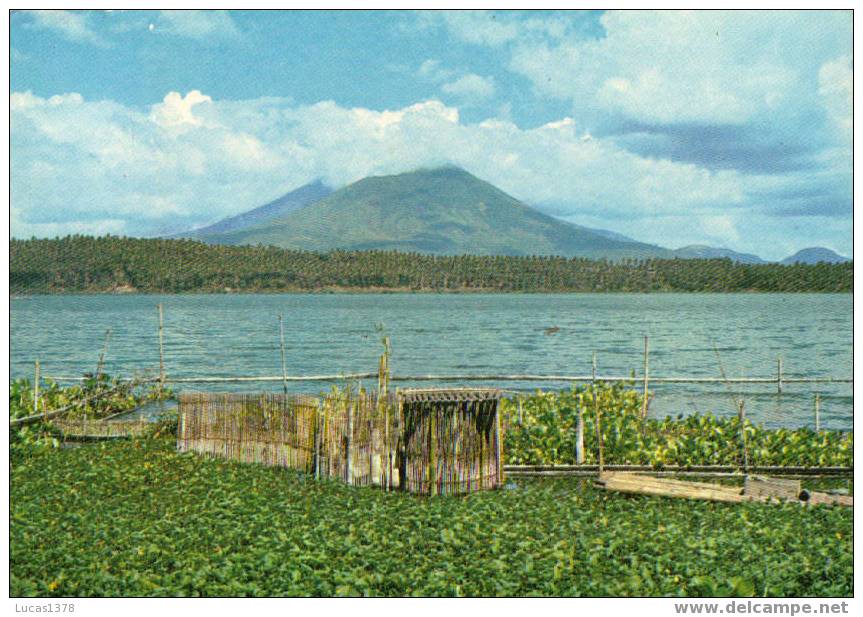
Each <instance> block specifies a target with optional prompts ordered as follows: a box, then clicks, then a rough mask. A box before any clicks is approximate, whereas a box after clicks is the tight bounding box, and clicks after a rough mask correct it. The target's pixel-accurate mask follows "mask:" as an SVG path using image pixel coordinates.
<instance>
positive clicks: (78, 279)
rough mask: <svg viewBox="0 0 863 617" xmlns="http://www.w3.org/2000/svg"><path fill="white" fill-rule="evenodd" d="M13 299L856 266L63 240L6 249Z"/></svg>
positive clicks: (757, 275) (667, 282)
mask: <svg viewBox="0 0 863 617" xmlns="http://www.w3.org/2000/svg"><path fill="white" fill-rule="evenodd" d="M9 259H10V265H9V285H10V289H11V291H12V292H13V293H55V292H101V291H112V290H127V291H129V290H132V291H135V290H136V291H141V292H167V293H182V292H221V291H225V290H233V291H260V292H268V291H297V290H304V291H322V290H335V289H348V290H356V289H380V290H402V291H407V290H411V291H487V292H492V291H493V292H597V291H602V292H605V291H607V292H629V291H632V292H664V291H684V292H740V291H763V292H850V291H852V290H853V288H854V285H853V272H854V265H853V263H851V262H848V263H841V264H827V263H820V264H815V265H805V264H796V265H791V266H783V265H780V264H759V265H750V264H739V263H734V262H732V261H731V260H730V259H650V260H636V259H624V260H622V261H616V262H611V261H591V260H589V259H584V258H566V257H542V256H482V255H458V256H442V255H425V254H419V253H399V252H396V251H363V252H349V251H338V250H337V251H332V252H329V253H315V252H308V251H292V250H285V249H280V248H276V247H272V246H270V247H265V246H219V245H208V244H203V243H201V242H197V241H193V240H159V239H135V238H118V237H114V236H105V237H101V238H92V237H87V236H68V237H66V238H61V239H55V240H36V239H32V240H15V239H12V240H11V241H10V243H9Z"/></svg>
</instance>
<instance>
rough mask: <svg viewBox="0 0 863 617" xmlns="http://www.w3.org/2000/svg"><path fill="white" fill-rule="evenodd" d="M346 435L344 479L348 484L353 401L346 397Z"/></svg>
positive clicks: (350, 461) (349, 482)
mask: <svg viewBox="0 0 863 617" xmlns="http://www.w3.org/2000/svg"><path fill="white" fill-rule="evenodd" d="M347 403H348V435H347V440H346V443H345V481H346V482H347V483H348V484H353V469H352V468H351V467H352V465H351V463H352V460H351V459H352V458H353V457H352V456H351V447H352V446H353V443H352V442H353V439H354V405H353V401H351V400H350V399H348V401H347Z"/></svg>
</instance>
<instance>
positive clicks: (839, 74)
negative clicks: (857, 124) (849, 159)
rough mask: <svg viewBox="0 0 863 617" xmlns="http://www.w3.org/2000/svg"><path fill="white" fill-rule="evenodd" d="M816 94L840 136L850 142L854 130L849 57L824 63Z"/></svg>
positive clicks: (852, 90) (851, 75)
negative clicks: (819, 96)
mask: <svg viewBox="0 0 863 617" xmlns="http://www.w3.org/2000/svg"><path fill="white" fill-rule="evenodd" d="M818 94H819V95H821V98H822V101H823V104H824V107H825V109H826V110H827V114H828V116H829V118H830V120H831V121H832V122H833V124H834V126H835V127H836V129H837V130H838V131H839V133H840V135H841V136H842V137H843V138H844V139H845V140H847V142H848V143H850V142H851V138H852V136H853V130H854V116H853V109H852V107H853V103H854V68H853V67H852V66H851V56H841V57H839V58H836V59H835V60H830V61H829V62H825V63H824V64H823V65H822V66H821V68H820V69H819V71H818Z"/></svg>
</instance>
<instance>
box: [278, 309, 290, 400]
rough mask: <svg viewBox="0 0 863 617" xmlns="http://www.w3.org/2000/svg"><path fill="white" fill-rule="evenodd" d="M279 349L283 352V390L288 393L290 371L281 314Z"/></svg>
mask: <svg viewBox="0 0 863 617" xmlns="http://www.w3.org/2000/svg"><path fill="white" fill-rule="evenodd" d="M279 348H280V349H281V352H282V389H283V390H284V392H285V394H287V393H288V369H287V365H286V364H285V327H284V324H283V323H282V315H281V314H279Z"/></svg>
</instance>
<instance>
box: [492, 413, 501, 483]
mask: <svg viewBox="0 0 863 617" xmlns="http://www.w3.org/2000/svg"><path fill="white" fill-rule="evenodd" d="M494 442H495V444H494V449H495V453H494V455H495V457H497V485H498V487H501V486H503V449H502V444H501V431H500V404H499V403H495V405H494Z"/></svg>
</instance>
